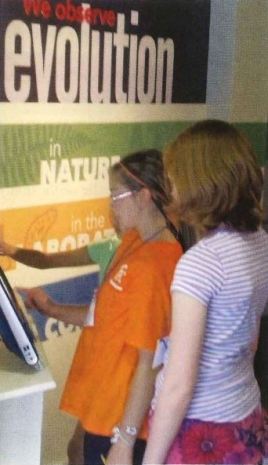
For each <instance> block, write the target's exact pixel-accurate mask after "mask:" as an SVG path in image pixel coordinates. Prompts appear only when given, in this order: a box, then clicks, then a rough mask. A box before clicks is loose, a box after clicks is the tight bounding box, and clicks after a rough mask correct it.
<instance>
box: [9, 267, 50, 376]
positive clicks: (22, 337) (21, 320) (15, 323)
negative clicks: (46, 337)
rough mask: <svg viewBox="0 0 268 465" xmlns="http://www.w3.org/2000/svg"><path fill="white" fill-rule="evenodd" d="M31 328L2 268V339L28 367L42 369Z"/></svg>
mask: <svg viewBox="0 0 268 465" xmlns="http://www.w3.org/2000/svg"><path fill="white" fill-rule="evenodd" d="M31 326H32V323H31V322H30V318H29V316H28V315H27V312H26V311H24V309H23V308H22V305H21V304H20V303H19V302H18V299H17V298H16V295H15V292H14V290H13V289H12V287H11V285H10V283H9V281H8V279H7V277H6V275H5V273H4V271H3V269H2V268H1V267H0V338H1V339H2V341H3V342H4V344H5V345H6V347H7V348H8V349H9V350H10V351H11V352H13V353H14V354H16V355H17V356H18V357H19V358H21V359H22V360H24V362H25V363H26V364H27V365H29V366H31V367H33V368H34V369H40V368H41V367H42V363H41V361H40V355H39V353H38V349H37V347H36V340H35V335H34V332H33V330H32V327H31Z"/></svg>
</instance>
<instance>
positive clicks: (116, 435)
mask: <svg viewBox="0 0 268 465" xmlns="http://www.w3.org/2000/svg"><path fill="white" fill-rule="evenodd" d="M112 432H113V436H112V437H111V443H112V444H116V443H117V442H118V441H119V440H120V439H121V440H122V441H123V442H124V443H125V444H127V445H128V446H131V447H132V446H133V444H134V443H135V441H136V437H137V434H138V431H137V428H136V427H135V426H127V427H126V428H125V431H122V430H121V429H120V428H119V426H115V427H114V428H113V430H112Z"/></svg>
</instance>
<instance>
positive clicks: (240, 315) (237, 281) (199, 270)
mask: <svg viewBox="0 0 268 465" xmlns="http://www.w3.org/2000/svg"><path fill="white" fill-rule="evenodd" d="M165 168H166V171H167V177H168V179H169V180H170V185H171V186H172V193H173V198H174V205H175V206H176V208H177V212H178V215H179V217H180V219H181V220H182V221H185V222H186V223H188V224H191V225H192V226H194V228H195V231H196V233H197V237H198V238H199V240H198V242H197V244H196V245H195V246H193V247H192V248H191V249H190V250H189V251H188V252H186V254H185V255H184V256H183V257H182V259H181V260H180V261H179V263H178V264H177V267H176V269H175V273H174V277H173V282H172V286H171V293H172V312H173V317H172V330H171V335H170V340H169V344H168V349H167V352H166V354H165V357H164V366H163V368H162V370H161V371H160V373H159V374H158V379H157V382H156V390H155V397H154V400H153V403H152V409H151V432H150V436H149V441H148V445H147V449H146V454H145V458H144V463H146V464H149V463H150V464H159V463H169V464H171V463H173V464H174V463H176V464H178V463H180V464H210V463H211V464H212V463H213V464H261V463H262V461H263V455H264V436H265V435H264V425H263V415H262V412H261V408H260V391H259V387H258V384H257V381H256V379H255V376H254V370H253V359H254V353H255V351H256V348H257V342H258V334H259V324H260V318H261V316H262V313H263V310H264V307H265V304H266V302H267V300H268V235H267V234H266V233H265V231H264V230H263V229H262V227H261V206H260V200H261V192H262V184H263V181H262V174H261V170H260V168H259V167H258V164H257V160H256V156H255V154H254V152H253V150H252V148H251V146H250V144H249V142H248V140H247V139H246V138H245V136H244V135H243V134H242V133H240V132H239V131H238V130H237V129H236V128H234V127H233V126H232V125H230V124H228V123H225V122H223V121H218V120H206V121H202V122H199V123H196V124H195V125H193V126H192V127H190V128H188V129H187V130H186V131H184V132H183V133H182V134H180V135H179V136H178V137H177V139H176V140H175V141H174V142H173V143H171V144H170V145H169V147H168V148H167V150H166V152H165Z"/></svg>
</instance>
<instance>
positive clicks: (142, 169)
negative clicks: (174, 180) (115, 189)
mask: <svg viewBox="0 0 268 465" xmlns="http://www.w3.org/2000/svg"><path fill="white" fill-rule="evenodd" d="M111 172H112V173H114V174H117V175H119V177H120V179H121V181H122V183H123V184H125V185H126V186H128V187H129V188H130V189H131V190H133V191H139V190H140V189H142V188H144V187H146V188H147V189H149V191H150V193H151V197H152V201H153V202H154V204H155V206H156V207H157V208H158V210H159V211H160V212H161V213H162V215H163V216H164V218H165V220H166V224H167V227H168V228H169V229H170V231H171V232H172V234H174V236H175V237H176V239H177V240H178V241H179V242H180V243H181V245H182V248H183V250H187V249H188V248H189V247H190V246H192V245H193V243H194V242H195V235H194V232H193V229H192V228H191V227H189V226H187V225H184V224H180V228H179V229H177V227H176V226H174V224H173V222H172V221H171V220H170V219H169V217H168V215H167V214H166V208H167V207H168V205H169V204H170V201H171V196H170V192H169V190H168V189H166V180H165V176H164V164H163V156H162V152H160V151H159V150H156V149H147V150H141V151H139V152H134V153H130V154H129V155H127V156H125V157H123V159H122V161H121V162H119V163H116V164H115V165H113V166H112V167H111Z"/></svg>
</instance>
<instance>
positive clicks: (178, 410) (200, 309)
mask: <svg viewBox="0 0 268 465" xmlns="http://www.w3.org/2000/svg"><path fill="white" fill-rule="evenodd" d="M205 324H206V306H205V305H203V304H202V303H201V302H199V301H198V300H196V299H194V298H193V297H191V296H189V295H186V294H183V293H181V292H174V293H173V294H172V331H171V343H170V354H169V360H168V364H167V366H166V369H165V380H164V385H163V388H162V391H161V393H160V394H159V398H158V402H157V406H156V411H155V415H154V418H153V423H152V429H151V431H150V434H149V439H148V442H147V448H146V452H145V456H144V462H143V463H144V464H163V463H164V460H165V458H166V456H167V453H168V450H169V448H170V446H171V444H172V441H173V440H174V438H175V436H176V434H177V433H178V431H179V428H180V425H181V423H182V421H183V419H184V417H185V415H186V412H187V410H188V406H189V403H190V401H191V398H192V393H193V390H194V387H195V383H196V379H197V375H198V369H199V360H200V354H201V349H202V343H203V336H204V332H205Z"/></svg>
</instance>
